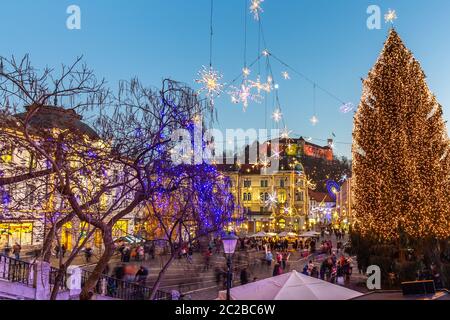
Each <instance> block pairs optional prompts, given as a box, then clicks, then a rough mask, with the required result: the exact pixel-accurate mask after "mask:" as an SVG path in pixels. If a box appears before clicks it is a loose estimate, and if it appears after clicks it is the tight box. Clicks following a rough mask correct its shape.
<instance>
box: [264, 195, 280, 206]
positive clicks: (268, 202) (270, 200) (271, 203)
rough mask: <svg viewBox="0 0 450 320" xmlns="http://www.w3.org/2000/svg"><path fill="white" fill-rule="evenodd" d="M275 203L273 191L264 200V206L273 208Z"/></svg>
mask: <svg viewBox="0 0 450 320" xmlns="http://www.w3.org/2000/svg"><path fill="white" fill-rule="evenodd" d="M277 204H278V197H277V193H276V192H274V193H271V194H269V196H268V198H267V200H266V202H265V205H266V207H268V208H269V209H273V208H274V207H275V206H276V205H277Z"/></svg>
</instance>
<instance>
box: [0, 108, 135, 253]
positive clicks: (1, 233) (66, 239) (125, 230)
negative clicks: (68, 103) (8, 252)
mask: <svg viewBox="0 0 450 320" xmlns="http://www.w3.org/2000/svg"><path fill="white" fill-rule="evenodd" d="M24 116H25V114H17V115H15V117H16V118H19V119H21V118H23V117H24ZM2 120H4V119H2ZM81 120H82V119H81V117H80V116H79V115H77V114H76V113H75V112H74V111H72V110H65V109H63V108H59V107H53V106H45V107H42V108H41V109H40V110H39V111H38V113H37V114H36V115H35V116H34V117H33V118H32V121H31V123H30V125H31V127H32V128H33V135H34V137H36V140H38V138H37V135H38V134H39V132H43V131H44V130H45V131H49V130H50V131H54V132H59V131H61V130H70V132H76V133H77V134H78V135H79V137H80V139H86V141H89V142H91V143H92V144H95V143H99V139H98V136H97V135H96V133H95V131H94V130H92V129H91V128H90V127H89V126H87V125H86V124H85V123H83V122H82V121H81ZM5 124H7V121H2V126H5ZM2 129H3V130H10V129H9V128H5V127H2ZM17 134H18V135H20V133H19V132H18V133H17ZM40 140H42V139H40ZM1 143H2V145H1V146H0V175H1V176H2V177H9V176H11V175H14V173H16V174H17V172H25V173H27V172H31V171H39V170H44V169H45V168H48V164H47V163H46V161H44V160H41V159H39V157H38V156H37V155H36V154H33V153H32V152H30V151H29V150H27V149H26V148H25V147H22V146H20V145H14V144H13V143H9V142H8V141H2V142H1ZM111 170H112V169H111ZM111 173H112V172H111ZM53 189H54V176H53V174H48V175H46V176H42V177H39V178H36V179H28V180H25V181H23V182H19V183H13V184H9V185H4V186H1V185H0V200H1V202H0V246H2V247H3V246H6V245H9V246H12V245H13V244H14V243H16V242H17V243H19V244H20V245H21V246H22V247H23V248H27V247H28V248H32V247H40V246H42V244H43V241H44V236H45V235H46V234H47V232H48V231H49V230H50V228H51V226H52V224H53V223H54V221H53V219H55V217H61V216H63V215H65V214H68V211H69V209H68V207H64V205H61V203H62V202H63V201H61V198H60V197H58V195H57V193H55V192H53V191H52V190H53ZM36 190H38V191H36ZM112 197H113V195H105V196H104V197H103V198H101V199H100V205H106V204H107V203H110V202H111V201H112ZM133 217H134V215H133V214H130V215H127V216H126V217H124V218H123V219H121V220H119V221H118V222H117V223H116V225H115V226H114V230H113V236H114V237H115V238H119V237H122V236H126V235H128V234H132V233H133V230H134V219H133ZM89 230H92V226H88V225H87V224H86V223H84V222H81V221H78V220H77V219H72V220H71V221H70V222H67V223H66V224H64V225H63V226H62V228H61V229H60V231H59V234H58V238H59V241H60V243H61V244H64V245H65V246H66V248H67V249H68V250H70V249H71V248H72V247H73V246H74V245H75V244H76V243H77V241H80V240H82V239H83V238H84V237H86V235H87V233H88V231H89ZM90 241H91V242H92V246H95V247H98V248H101V246H102V238H101V233H100V231H99V230H96V231H95V232H94V236H93V237H92V240H90Z"/></svg>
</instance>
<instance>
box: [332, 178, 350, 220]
mask: <svg viewBox="0 0 450 320" xmlns="http://www.w3.org/2000/svg"><path fill="white" fill-rule="evenodd" d="M336 209H337V211H338V214H339V216H340V217H341V219H342V222H343V223H344V224H345V225H349V226H351V225H352V224H353V221H354V219H353V190H352V179H351V178H349V179H347V180H346V181H345V182H344V183H343V184H342V186H341V189H340V191H339V192H338V193H337V194H336Z"/></svg>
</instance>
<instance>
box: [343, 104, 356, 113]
mask: <svg viewBox="0 0 450 320" xmlns="http://www.w3.org/2000/svg"><path fill="white" fill-rule="evenodd" d="M354 108H355V105H354V104H353V103H351V102H347V103H344V104H343V105H342V106H341V108H340V110H341V112H342V113H349V112H351V111H352V110H353V109H354Z"/></svg>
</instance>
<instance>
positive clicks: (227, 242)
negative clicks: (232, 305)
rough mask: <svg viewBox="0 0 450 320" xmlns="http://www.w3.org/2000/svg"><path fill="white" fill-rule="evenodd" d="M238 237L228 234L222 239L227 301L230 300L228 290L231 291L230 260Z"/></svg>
mask: <svg viewBox="0 0 450 320" xmlns="http://www.w3.org/2000/svg"><path fill="white" fill-rule="evenodd" d="M238 239H239V238H238V237H237V236H236V235H234V234H231V233H228V234H226V235H225V236H223V237H222V242H223V252H224V253H225V256H226V258H227V268H228V270H227V300H231V298H230V289H231V262H232V261H231V258H232V257H233V254H234V250H235V249H236V244H237V241H238Z"/></svg>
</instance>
